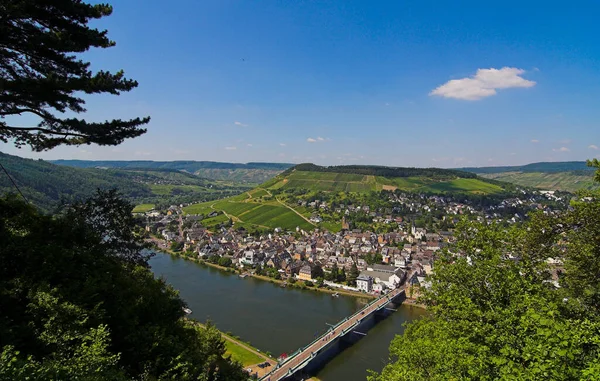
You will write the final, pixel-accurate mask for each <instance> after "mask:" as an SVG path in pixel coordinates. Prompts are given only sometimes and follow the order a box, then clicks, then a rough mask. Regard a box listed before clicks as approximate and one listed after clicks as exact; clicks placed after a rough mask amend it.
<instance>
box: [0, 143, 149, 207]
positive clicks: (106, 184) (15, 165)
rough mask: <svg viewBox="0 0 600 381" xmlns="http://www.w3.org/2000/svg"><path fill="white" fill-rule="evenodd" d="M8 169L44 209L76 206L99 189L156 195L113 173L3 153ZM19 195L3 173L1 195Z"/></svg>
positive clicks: (129, 194)
mask: <svg viewBox="0 0 600 381" xmlns="http://www.w3.org/2000/svg"><path fill="white" fill-rule="evenodd" d="M0 163H2V165H3V166H4V168H6V170H7V171H8V173H9V174H10V176H11V177H12V178H13V180H14V181H15V183H16V184H17V186H18V187H19V189H20V190H21V191H22V192H23V194H24V195H25V197H27V199H29V201H31V202H32V203H33V204H35V205H37V206H39V207H42V208H44V209H51V208H53V207H55V206H57V205H58V204H59V203H60V202H61V200H64V201H66V202H72V201H74V200H81V199H84V198H86V197H89V196H91V195H92V194H94V192H95V191H96V189H98V188H100V189H110V188H115V187H116V188H117V189H119V191H120V192H121V193H122V194H124V195H125V196H127V197H129V198H144V197H151V196H152V195H153V193H152V191H151V189H150V187H148V186H147V185H144V184H141V183H137V182H135V181H132V180H131V179H129V178H127V177H123V176H116V175H115V174H113V173H110V172H106V171H101V170H95V169H82V168H69V167H64V166H58V165H54V164H51V163H48V162H46V161H43V160H33V159H24V158H21V157H18V156H12V155H7V154H4V153H0ZM10 192H13V193H14V192H16V189H15V187H14V186H13V184H12V183H11V181H10V179H9V178H8V176H6V174H5V173H0V193H1V194H6V193H10Z"/></svg>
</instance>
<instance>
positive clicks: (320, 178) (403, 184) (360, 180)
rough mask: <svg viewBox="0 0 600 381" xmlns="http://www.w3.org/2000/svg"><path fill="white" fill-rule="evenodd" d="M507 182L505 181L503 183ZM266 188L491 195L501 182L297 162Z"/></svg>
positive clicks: (442, 172)
mask: <svg viewBox="0 0 600 381" xmlns="http://www.w3.org/2000/svg"><path fill="white" fill-rule="evenodd" d="M504 185H506V184H504ZM262 187H263V188H268V189H283V190H293V189H303V190H306V191H324V192H338V191H341V192H368V191H380V190H392V191H393V190H396V189H400V190H406V191H419V192H432V193H439V192H467V193H480V194H490V193H499V192H502V191H503V190H504V188H503V184H502V183H498V182H493V181H489V180H485V179H481V178H479V177H478V176H477V175H476V174H473V173H469V172H464V171H458V170H453V169H440V168H403V167H383V166H359V165H352V166H332V167H322V166H318V165H314V164H299V165H297V166H295V167H293V168H290V169H288V170H287V171H285V172H283V173H282V174H281V175H279V176H277V177H275V178H274V179H272V180H270V181H268V182H267V183H265V184H263V185H262Z"/></svg>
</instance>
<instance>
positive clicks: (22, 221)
mask: <svg viewBox="0 0 600 381" xmlns="http://www.w3.org/2000/svg"><path fill="white" fill-rule="evenodd" d="M130 210H131V205H128V204H127V203H126V202H124V201H122V200H120V199H118V198H117V197H116V195H115V193H114V192H108V193H104V192H101V193H99V194H98V195H97V196H96V197H94V198H93V199H91V200H89V201H88V202H86V203H84V204H78V205H75V206H73V207H72V208H69V209H67V210H65V211H63V212H62V213H61V214H59V215H57V216H55V217H51V216H46V215H41V214H39V213H38V212H37V211H36V210H35V209H34V208H33V207H32V206H30V205H27V204H25V203H24V202H22V201H21V200H17V199H14V198H8V199H6V198H5V199H0V305H1V306H2V308H1V309H0V350H1V351H2V353H1V356H0V379H1V380H25V379H28V380H72V379H81V380H131V379H146V380H167V379H168V380H174V379H177V380H196V379H202V380H225V379H226V380H244V379H246V377H245V375H244V374H243V371H242V368H241V365H239V364H234V363H232V362H231V361H229V360H228V359H226V358H224V356H223V355H224V353H225V349H224V343H223V341H222V339H221V337H220V335H219V332H218V331H216V329H214V327H210V326H209V327H208V328H206V329H205V328H200V327H196V326H192V325H190V323H188V322H187V321H186V320H185V319H183V315H184V314H183V311H182V308H183V307H184V306H185V304H184V302H183V301H182V300H181V299H180V298H179V296H178V293H177V291H176V290H174V289H173V288H171V287H170V286H168V285H167V284H166V283H165V282H164V281H163V280H158V279H155V278H154V276H153V274H152V273H151V271H150V270H149V269H148V266H147V263H146V259H147V255H145V254H144V251H143V250H142V249H143V245H142V244H140V243H139V242H138V238H137V236H136V235H135V234H134V233H133V231H134V228H135V226H134V225H133V222H132V218H131V213H130Z"/></svg>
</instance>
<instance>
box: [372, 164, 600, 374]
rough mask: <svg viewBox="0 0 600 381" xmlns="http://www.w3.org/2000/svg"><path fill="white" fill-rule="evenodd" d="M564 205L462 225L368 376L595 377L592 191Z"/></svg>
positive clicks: (597, 207)
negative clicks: (419, 307) (385, 359)
mask: <svg viewBox="0 0 600 381" xmlns="http://www.w3.org/2000/svg"><path fill="white" fill-rule="evenodd" d="M591 164H592V165H595V166H600V164H599V163H595V162H592V163H591ZM571 206H572V207H571V208H570V209H569V210H568V211H565V212H563V213H560V214H544V213H541V212H539V213H534V214H532V215H531V218H530V221H529V222H527V223H526V224H525V225H524V226H519V227H512V228H510V229H506V228H503V227H500V226H497V225H485V224H479V223H473V222H466V221H464V222H462V223H461V224H460V225H459V226H458V228H457V232H456V233H457V238H458V243H457V246H456V247H455V248H453V249H452V252H450V251H446V252H444V253H443V254H442V255H441V257H440V258H439V260H437V261H436V262H435V267H434V271H433V274H432V275H431V276H430V277H429V281H430V284H431V287H430V288H429V289H424V290H422V291H423V296H422V299H421V300H422V302H423V303H424V304H425V305H426V306H427V307H428V310H429V313H428V314H427V316H426V317H424V318H422V319H420V320H417V321H415V322H412V323H410V324H408V325H407V327H406V330H405V332H404V334H403V335H401V336H397V337H396V338H395V339H394V340H393V341H392V344H391V346H390V356H391V359H390V360H391V363H390V364H388V365H387V366H386V367H385V368H384V369H383V371H382V372H381V374H375V373H373V374H372V375H371V376H370V377H369V379H370V380H371V381H391V380H417V381H418V380H452V379H454V380H459V379H460V380H509V379H510V380H513V379H518V380H598V379H600V378H599V377H600V285H599V283H598V279H600V239H599V237H600V194H598V193H592V192H587V193H586V194H580V195H579V197H578V198H577V200H574V201H573V202H572V205H571ZM549 258H552V259H553V260H551V261H549V260H548V259H549Z"/></svg>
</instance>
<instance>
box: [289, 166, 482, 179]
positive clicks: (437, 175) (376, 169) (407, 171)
mask: <svg viewBox="0 0 600 381" xmlns="http://www.w3.org/2000/svg"><path fill="white" fill-rule="evenodd" d="M292 170H297V171H310V172H333V173H351V174H357V175H366V176H381V177H417V176H419V177H427V178H432V179H440V180H441V179H451V178H456V177H462V178H468V179H473V178H476V177H477V175H476V174H474V173H469V172H464V171H457V170H454V169H442V168H408V167H384V166H375V165H339V166H329V167H322V166H319V165H315V164H312V163H304V164H298V165H296V166H295V167H293V168H291V169H288V170H287V171H286V172H284V173H285V174H289V173H291V171H292Z"/></svg>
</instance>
